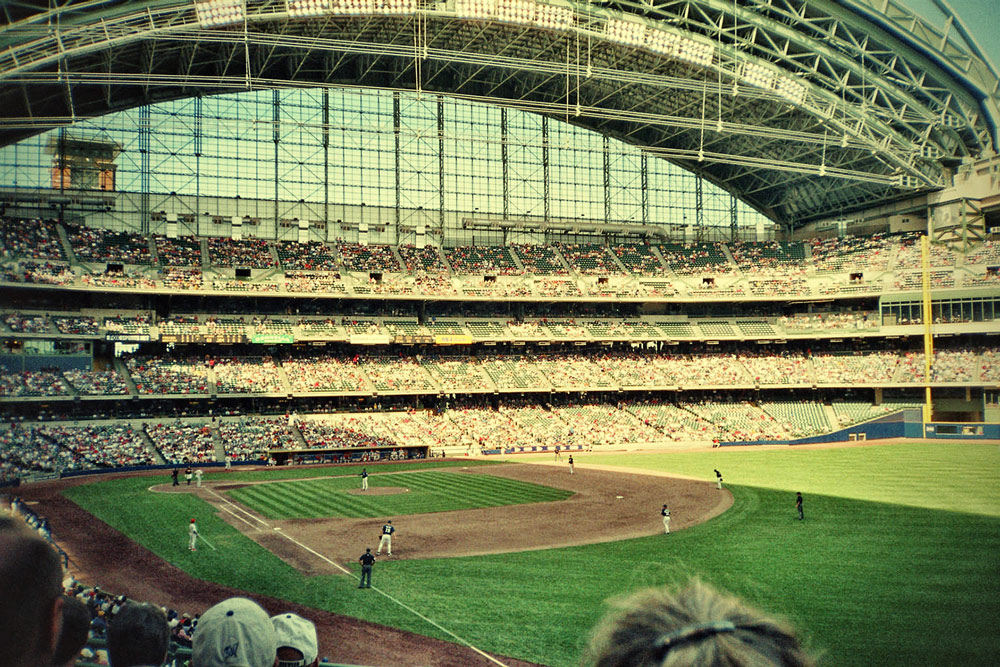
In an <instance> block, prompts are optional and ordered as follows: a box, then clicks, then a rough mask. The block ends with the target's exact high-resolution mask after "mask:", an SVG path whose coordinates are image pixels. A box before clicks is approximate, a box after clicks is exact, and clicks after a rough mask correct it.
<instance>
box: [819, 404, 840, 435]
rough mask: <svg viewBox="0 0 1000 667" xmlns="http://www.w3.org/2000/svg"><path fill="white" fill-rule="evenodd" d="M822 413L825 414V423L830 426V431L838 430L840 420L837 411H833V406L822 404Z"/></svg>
mask: <svg viewBox="0 0 1000 667" xmlns="http://www.w3.org/2000/svg"><path fill="white" fill-rule="evenodd" d="M823 412H824V413H825V414H826V421H827V423H829V425H830V431H836V430H837V429H839V428H840V419H839V418H838V417H837V411H836V410H834V409H833V404H832V403H824V404H823Z"/></svg>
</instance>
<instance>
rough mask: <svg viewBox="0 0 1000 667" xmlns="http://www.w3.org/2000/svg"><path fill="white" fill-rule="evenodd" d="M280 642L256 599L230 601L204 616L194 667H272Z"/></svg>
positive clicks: (196, 639)
mask: <svg viewBox="0 0 1000 667" xmlns="http://www.w3.org/2000/svg"><path fill="white" fill-rule="evenodd" d="M277 642H278V639H277V636H276V635H275V633H274V626H273V625H271V619H270V618H268V616H267V612H266V611H264V610H263V609H261V607H260V605H258V604H257V603H256V602H254V601H253V600H248V599H247V598H239V597H236V598H229V599H228V600H223V601H222V602H220V603H218V604H217V605H215V606H214V607H209V609H208V610H207V611H206V612H205V613H204V614H202V615H201V619H200V620H199V621H198V628H197V630H196V631H195V633H194V640H193V648H192V653H191V657H192V663H191V664H192V665H193V666H194V667H272V665H274V658H275V656H276V655H277V654H278V643H277Z"/></svg>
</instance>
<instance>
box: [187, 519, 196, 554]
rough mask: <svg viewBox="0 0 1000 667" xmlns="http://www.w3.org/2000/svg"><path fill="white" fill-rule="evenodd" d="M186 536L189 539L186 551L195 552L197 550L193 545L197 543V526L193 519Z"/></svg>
mask: <svg viewBox="0 0 1000 667" xmlns="http://www.w3.org/2000/svg"><path fill="white" fill-rule="evenodd" d="M188 536H189V537H190V542H189V543H188V549H189V550H191V551H197V550H198V549H197V548H196V547H195V546H194V543H195V542H197V541H198V524H197V523H195V521H194V519H191V523H190V524H189V525H188Z"/></svg>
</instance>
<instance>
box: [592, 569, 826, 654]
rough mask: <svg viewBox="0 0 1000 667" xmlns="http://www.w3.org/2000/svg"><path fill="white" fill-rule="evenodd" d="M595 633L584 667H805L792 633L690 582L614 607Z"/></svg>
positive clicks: (641, 594)
mask: <svg viewBox="0 0 1000 667" xmlns="http://www.w3.org/2000/svg"><path fill="white" fill-rule="evenodd" d="M613 607H614V611H612V613H611V614H609V615H608V616H607V617H605V618H604V620H603V621H601V623H600V624H599V625H598V626H597V628H595V630H594V632H593V634H592V638H591V642H590V646H589V648H588V651H587V654H586V655H585V658H584V661H583V664H584V665H593V666H594V667H653V666H654V665H655V666H658V667H668V666H673V665H708V666H722V665H727V666H737V665H744V666H749V665H753V666H755V667H765V666H768V665H782V666H783V667H806V666H809V665H812V664H813V660H812V658H811V657H810V656H809V655H808V654H807V653H805V651H803V650H802V648H801V647H800V646H799V641H798V639H797V638H796V636H795V633H794V632H793V630H792V629H791V627H790V626H789V625H787V624H786V623H784V622H782V621H778V620H775V619H773V618H770V617H768V616H765V615H764V614H763V613H761V612H759V611H758V610H756V609H753V608H752V607H749V606H747V605H746V604H744V603H743V602H742V601H741V600H739V599H738V598H735V597H733V596H730V595H723V594H721V593H719V592H718V591H716V590H715V589H713V588H711V587H710V586H707V585H706V584H703V583H701V582H700V581H698V580H694V581H692V582H691V583H689V584H688V585H687V586H686V587H685V588H683V589H682V590H680V591H677V592H676V593H674V592H672V591H670V590H667V589H663V588H651V589H647V590H644V591H640V592H638V593H635V594H633V595H631V596H629V597H627V598H623V599H620V600H617V601H615V602H614V603H613Z"/></svg>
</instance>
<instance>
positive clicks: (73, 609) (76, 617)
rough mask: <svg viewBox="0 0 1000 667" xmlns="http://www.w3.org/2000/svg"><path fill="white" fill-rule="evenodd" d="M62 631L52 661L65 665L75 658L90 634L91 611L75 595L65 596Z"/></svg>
mask: <svg viewBox="0 0 1000 667" xmlns="http://www.w3.org/2000/svg"><path fill="white" fill-rule="evenodd" d="M62 619H63V621H62V632H60V633H59V643H58V644H56V654H55V656H54V657H53V658H52V662H53V663H54V664H56V665H65V664H66V663H67V662H69V661H70V660H75V658H76V657H77V656H78V655H79V653H80V651H81V649H83V646H84V644H86V643H87V636H88V635H89V634H90V612H89V611H87V605H85V604H83V603H82V602H80V601H79V600H77V599H76V598H74V597H70V596H68V595H64V596H63V608H62Z"/></svg>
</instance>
